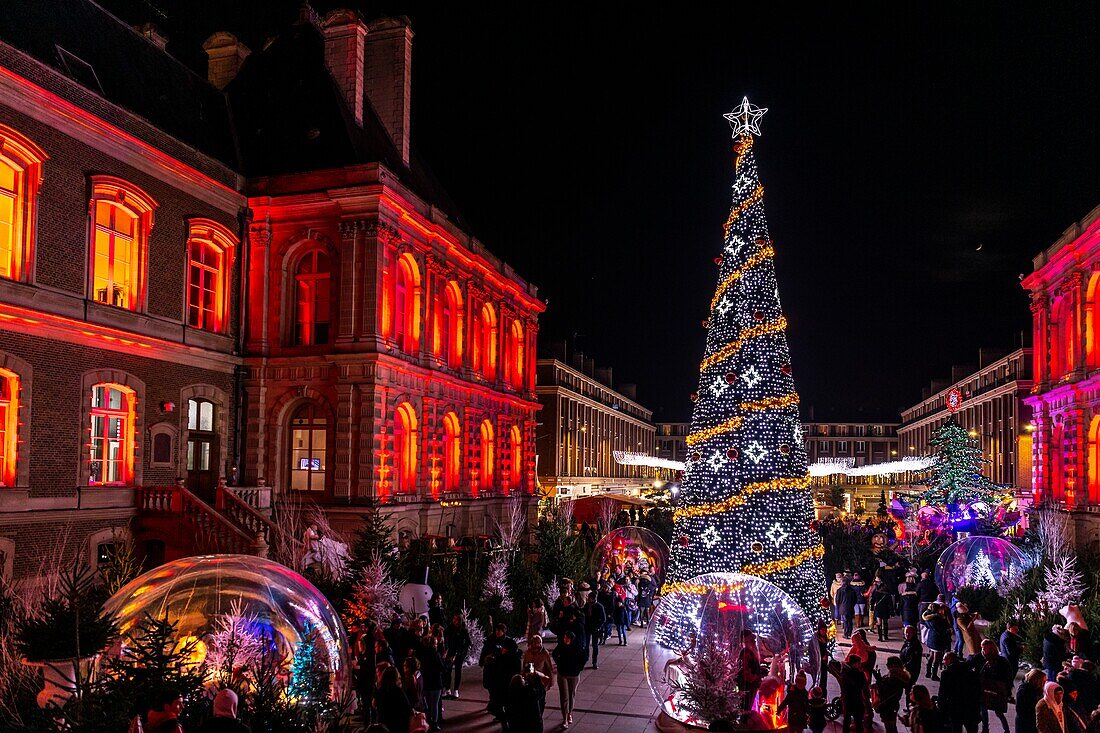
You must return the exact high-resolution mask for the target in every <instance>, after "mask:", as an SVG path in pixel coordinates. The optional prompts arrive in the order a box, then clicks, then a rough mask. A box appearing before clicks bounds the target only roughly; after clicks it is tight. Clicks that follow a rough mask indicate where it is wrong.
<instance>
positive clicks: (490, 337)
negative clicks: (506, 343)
mask: <svg viewBox="0 0 1100 733" xmlns="http://www.w3.org/2000/svg"><path fill="white" fill-rule="evenodd" d="M473 348H474V354H473V356H474V358H473V367H474V371H475V372H477V373H479V374H481V375H482V376H483V377H485V378H486V379H493V378H494V377H495V376H496V370H497V317H496V312H495V311H494V310H493V306H491V305H489V304H488V303H486V304H485V305H483V306H482V307H481V315H480V316H479V317H478V318H477V319H476V320H475V321H474V333H473Z"/></svg>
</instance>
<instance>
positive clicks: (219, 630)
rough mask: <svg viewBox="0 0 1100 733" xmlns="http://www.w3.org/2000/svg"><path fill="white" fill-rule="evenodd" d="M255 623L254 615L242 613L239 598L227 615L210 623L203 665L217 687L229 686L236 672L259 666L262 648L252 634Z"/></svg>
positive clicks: (255, 626)
mask: <svg viewBox="0 0 1100 733" xmlns="http://www.w3.org/2000/svg"><path fill="white" fill-rule="evenodd" d="M257 621H258V619H257V617H256V616H255V615H254V614H249V613H245V611H244V606H243V604H242V603H241V600H240V599H239V598H238V599H237V600H235V601H233V602H232V603H231V604H230V606H229V612H228V613H223V614H220V615H218V616H217V617H216V618H215V619H214V631H212V632H211V633H210V635H209V636H208V638H207V642H206V648H207V653H206V663H207V665H208V666H209V668H210V674H211V676H212V677H213V678H214V679H216V680H217V681H219V682H220V683H221V684H223V685H229V686H233V685H234V682H235V678H236V677H237V674H238V673H239V671H240V670H242V669H245V668H247V667H249V666H251V665H254V664H256V663H257V662H259V660H260V656H261V655H262V654H263V651H264V644H263V640H262V639H261V638H260V636H259V634H258V633H257V632H256V629H257V628H259V627H258V623H257Z"/></svg>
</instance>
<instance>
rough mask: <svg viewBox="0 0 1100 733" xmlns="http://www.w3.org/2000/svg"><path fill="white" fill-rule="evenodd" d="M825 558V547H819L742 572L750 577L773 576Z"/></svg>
mask: <svg viewBox="0 0 1100 733" xmlns="http://www.w3.org/2000/svg"><path fill="white" fill-rule="evenodd" d="M823 557H825V545H818V546H817V547H811V548H810V549H808V550H803V551H802V552H800V553H798V554H797V555H791V556H790V557H781V558H779V559H778V560H770V561H768V562H763V563H756V564H752V565H745V566H744V567H742V568H741V572H742V573H747V574H749V575H772V574H774V573H778V572H780V571H781V570H790V569H791V568H793V567H796V566H798V565H801V564H802V563H804V562H806V561H807V560H810V559H814V560H820V559H821V558H823Z"/></svg>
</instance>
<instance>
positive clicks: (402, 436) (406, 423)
mask: <svg viewBox="0 0 1100 733" xmlns="http://www.w3.org/2000/svg"><path fill="white" fill-rule="evenodd" d="M393 489H394V492H395V493H398V494H412V493H415V492H416V413H415V412H413V408H412V405H410V404H409V403H408V402H403V403H402V404H401V405H399V406H398V408H397V411H396V413H395V414H394V418H393Z"/></svg>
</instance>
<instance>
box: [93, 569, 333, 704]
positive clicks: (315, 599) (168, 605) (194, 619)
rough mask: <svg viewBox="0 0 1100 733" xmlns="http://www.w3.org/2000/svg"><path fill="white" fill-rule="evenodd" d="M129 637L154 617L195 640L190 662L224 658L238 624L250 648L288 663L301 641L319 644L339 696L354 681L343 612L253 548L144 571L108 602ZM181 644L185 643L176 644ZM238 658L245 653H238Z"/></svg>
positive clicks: (179, 636) (184, 638)
mask: <svg viewBox="0 0 1100 733" xmlns="http://www.w3.org/2000/svg"><path fill="white" fill-rule="evenodd" d="M105 608H106V610H107V612H108V613H112V614H114V615H115V616H116V618H117V620H118V624H119V630H120V632H121V636H122V638H123V639H126V638H128V636H129V635H130V634H132V633H133V632H134V631H135V630H136V629H137V627H138V625H139V624H142V623H143V622H147V620H148V618H147V615H146V614H148V616H152V617H153V618H156V619H163V618H164V617H165V615H167V617H168V620H169V622H171V623H174V624H176V629H175V633H176V638H177V640H178V642H179V645H181V646H182V645H184V644H190V645H191V648H192V650H193V652H192V662H193V663H194V664H200V663H202V662H206V663H207V664H208V667H210V669H211V674H215V672H214V671H213V670H214V668H216V667H217V666H218V665H219V663H220V661H221V660H220V659H219V656H218V654H219V652H218V647H219V642H220V640H221V639H223V638H225V636H224V635H225V634H226V629H227V628H229V627H233V628H235V629H236V633H238V634H239V635H241V636H243V637H245V638H246V644H245V647H246V652H245V653H248V651H247V650H248V649H251V650H252V652H251V653H253V654H259V653H260V652H259V650H260V649H265V648H266V649H267V650H268V651H271V652H276V653H277V656H279V657H283V658H285V659H286V660H287V662H288V663H289V662H290V661H291V660H292V659H293V657H294V654H295V652H296V651H298V650H299V648H300V647H301V645H302V643H303V641H305V640H306V639H307V638H309V639H310V640H311V641H312V642H313V643H314V648H315V650H316V654H317V659H318V660H319V665H320V667H321V668H326V669H328V671H329V674H330V682H331V685H330V695H331V696H332V697H333V698H334V699H335V698H336V697H338V696H339V695H340V694H342V693H343V692H344V691H345V690H346V689H347V686H348V682H349V674H350V669H351V668H350V666H349V664H348V640H347V636H346V634H345V633H344V627H343V624H342V623H341V622H340V617H339V616H338V615H337V613H336V611H335V610H334V609H333V608H332V606H331V605H330V604H329V602H328V599H326V598H325V597H324V596H323V595H322V594H321V592H320V591H319V590H317V588H315V587H314V586H313V584H312V583H310V582H309V581H308V580H306V579H305V578H304V577H302V576H301V575H299V574H298V573H296V572H295V571H293V570H291V569H290V568H288V567H286V566H284V565H280V564H279V563H277V562H273V561H271V560H267V559H264V558H260V557H255V556H252V555H201V556H198V557H185V558H181V559H179V560H173V561H172V562H169V563H166V564H164V565H161V566H160V567H157V568H155V569H153V570H150V571H149V572H147V573H143V574H142V575H140V576H138V577H137V578H135V579H134V580H132V581H130V582H129V583H127V584H126V585H125V586H123V587H122V588H121V589H120V590H119V591H118V592H117V593H115V594H114V595H113V596H111V598H110V599H108V601H107V603H106V604H105ZM177 648H179V647H177ZM238 661H240V660H238Z"/></svg>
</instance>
